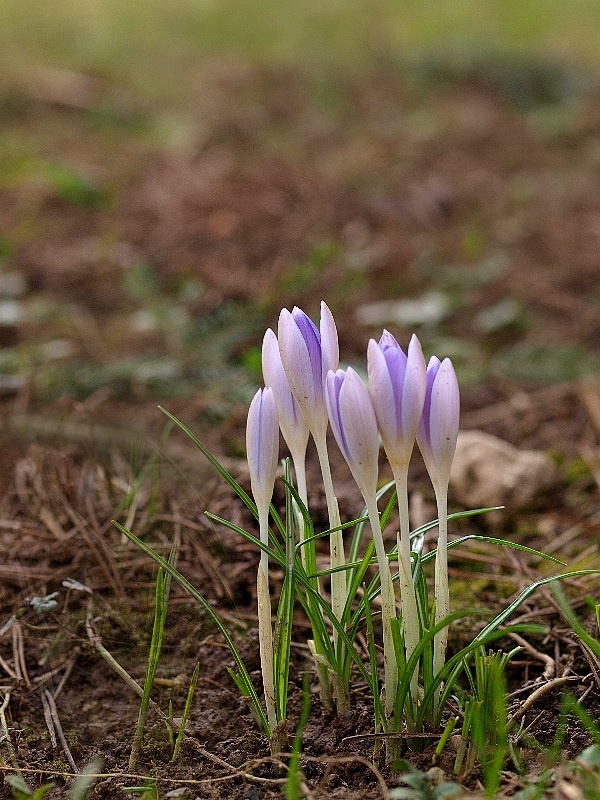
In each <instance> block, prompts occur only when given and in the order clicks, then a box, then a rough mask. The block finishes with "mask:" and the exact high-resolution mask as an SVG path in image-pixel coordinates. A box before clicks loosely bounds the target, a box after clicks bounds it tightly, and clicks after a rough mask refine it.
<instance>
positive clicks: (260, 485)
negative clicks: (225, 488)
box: [246, 388, 279, 512]
mask: <svg viewBox="0 0 600 800" xmlns="http://www.w3.org/2000/svg"><path fill="white" fill-rule="evenodd" d="M246 453H247V457H248V469H249V472H250V485H251V487H252V494H253V496H254V500H255V502H256V505H257V508H258V509H259V512H261V511H264V510H265V509H267V510H268V508H269V504H270V502H271V498H272V497H273V487H274V485H275V474H276V472H277V459H278V456H279V422H278V419H277V409H276V407H275V398H274V396H273V390H272V389H269V388H267V389H259V390H258V391H257V392H256V394H255V395H254V398H253V400H252V402H251V403H250V408H249V409H248V421H247V424H246Z"/></svg>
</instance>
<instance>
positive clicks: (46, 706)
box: [40, 691, 58, 749]
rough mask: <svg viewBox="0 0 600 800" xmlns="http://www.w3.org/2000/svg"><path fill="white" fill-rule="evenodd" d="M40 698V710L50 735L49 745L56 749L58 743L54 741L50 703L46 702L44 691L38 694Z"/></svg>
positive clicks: (54, 732)
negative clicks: (41, 709) (42, 711)
mask: <svg viewBox="0 0 600 800" xmlns="http://www.w3.org/2000/svg"><path fill="white" fill-rule="evenodd" d="M40 696H41V698H42V708H43V709H44V719H45V720H46V727H47V728H48V733H49V734H50V744H51V745H52V748H53V749H54V748H56V747H58V741H57V739H56V730H55V728H54V722H53V721H52V711H51V710H50V703H49V702H48V698H47V697H46V693H45V692H44V691H42V692H40Z"/></svg>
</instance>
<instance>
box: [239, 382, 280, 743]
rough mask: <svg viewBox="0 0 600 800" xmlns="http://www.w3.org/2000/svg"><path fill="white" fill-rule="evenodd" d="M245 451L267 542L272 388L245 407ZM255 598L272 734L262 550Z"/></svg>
mask: <svg viewBox="0 0 600 800" xmlns="http://www.w3.org/2000/svg"><path fill="white" fill-rule="evenodd" d="M246 452H247V456H248V468H249V471H250V485H251V487H252V494H253V495H254V501H255V502H256V508H257V510H258V524H259V529H260V540H261V542H262V543H263V544H265V545H266V544H268V543H269V505H270V503H271V498H272V496H273V487H274V484H275V473H276V471H277V457H278V454H279V422H278V420H277V409H276V407H275V397H274V396H273V390H272V389H269V388H266V389H259V390H258V391H257V392H256V394H255V395H254V398H253V400H252V402H251V403H250V408H249V409H248V421H247V423H246ZM256 595H257V598H258V642H259V649H260V666H261V672H262V679H263V687H264V691H265V705H266V708H267V720H268V722H269V728H270V731H271V733H272V732H273V731H274V730H275V727H276V725H277V711H276V707H275V679H274V668H273V664H274V652H273V629H272V626H271V596H270V594H269V556H268V553H267V552H266V551H265V550H261V553H260V563H259V565H258V573H257V576H256Z"/></svg>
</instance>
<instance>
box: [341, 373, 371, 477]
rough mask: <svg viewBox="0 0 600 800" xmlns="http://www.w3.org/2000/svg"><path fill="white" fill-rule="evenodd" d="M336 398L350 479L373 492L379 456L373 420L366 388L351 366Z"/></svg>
mask: <svg viewBox="0 0 600 800" xmlns="http://www.w3.org/2000/svg"><path fill="white" fill-rule="evenodd" d="M339 397H340V400H339V402H340V412H341V415H342V418H343V420H344V433H345V437H346V441H347V446H348V451H349V453H350V460H349V462H348V463H349V466H350V469H351V470H352V474H353V476H354V480H355V481H356V483H357V484H358V486H359V488H360V489H361V490H363V491H367V492H370V491H373V492H374V491H376V489H377V472H378V458H379V435H378V432H377V419H376V417H375V411H374V410H373V404H372V403H371V398H370V396H369V392H368V390H367V387H366V386H365V384H364V383H363V381H362V379H361V378H360V376H359V375H358V373H356V372H355V371H354V370H353V369H352V367H350V368H349V369H348V370H347V372H346V379H345V381H344V383H343V386H342V387H341V389H340V395H339Z"/></svg>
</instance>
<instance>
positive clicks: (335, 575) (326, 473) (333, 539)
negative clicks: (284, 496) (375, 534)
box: [314, 434, 346, 648]
mask: <svg viewBox="0 0 600 800" xmlns="http://www.w3.org/2000/svg"><path fill="white" fill-rule="evenodd" d="M314 438H315V445H316V447H317V455H318V456H319V464H320V466H321V473H322V475H323V486H324V487H325V498H326V500H327V513H328V515H329V527H330V528H335V527H337V526H338V525H340V512H339V509H338V503H337V499H336V496H335V492H334V490H333V481H332V478H331V467H330V465H329V455H328V453H327V443H326V440H325V434H323V435H322V436H316V437H314ZM329 553H330V559H331V568H332V569H335V567H342V566H344V564H345V563H346V556H345V553H344V539H343V536H342V531H340V530H337V531H333V533H331V534H330V536H329ZM345 605H346V573H345V572H344V571H343V570H342V571H340V572H332V573H331V608H332V610H333V613H334V614H335V616H336V619H339V620H341V618H342V615H343V613H344V607H345ZM333 640H334V644H335V646H336V648H337V640H338V635H337V631H334V634H333Z"/></svg>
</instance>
